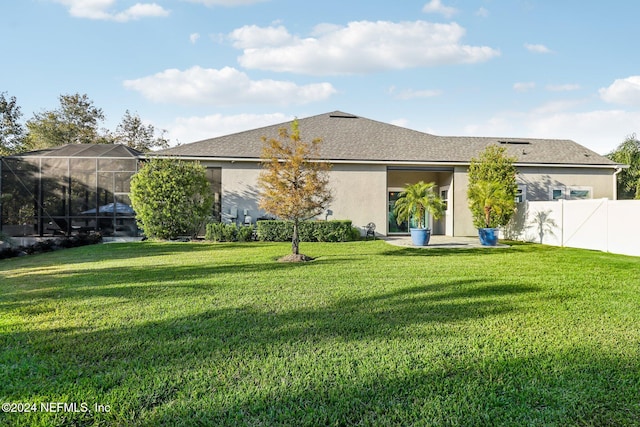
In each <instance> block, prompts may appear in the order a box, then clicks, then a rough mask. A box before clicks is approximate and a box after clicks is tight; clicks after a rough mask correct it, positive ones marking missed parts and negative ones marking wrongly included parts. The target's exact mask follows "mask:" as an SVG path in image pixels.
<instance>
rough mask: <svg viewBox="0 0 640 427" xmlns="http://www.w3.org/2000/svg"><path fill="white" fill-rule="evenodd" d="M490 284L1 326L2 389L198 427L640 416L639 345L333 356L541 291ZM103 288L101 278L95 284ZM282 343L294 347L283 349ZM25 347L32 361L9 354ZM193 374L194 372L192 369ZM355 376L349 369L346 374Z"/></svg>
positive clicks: (499, 311)
mask: <svg viewBox="0 0 640 427" xmlns="http://www.w3.org/2000/svg"><path fill="white" fill-rule="evenodd" d="M232 267H233V266H223V269H230V268H232ZM273 268H274V269H278V268H282V267H278V264H273ZM212 269H215V267H212ZM209 273H211V272H209ZM483 283H485V282H483V281H482V280H477V279H467V280H454V281H448V282H442V283H435V284H430V285H417V286H411V287H405V288H402V289H398V290H394V291H390V292H386V293H381V294H376V295H374V296H367V297H346V298H337V299H335V300H334V301H333V302H331V303H330V304H328V305H326V306H324V307H320V308H309V307H303V308H298V309H295V308H294V309H287V310H284V309H281V308H280V307H278V306H277V305H272V306H266V307H262V308H256V307H255V306H240V307H233V308H215V307H211V309H209V310H207V311H204V312H201V313H199V314H197V315H190V316H183V317H176V318H171V319H168V320H163V321H151V322H147V323H144V324H122V325H120V326H114V327H112V328H110V329H103V330H83V329H80V328H63V329H46V330H45V329H42V330H30V331H28V332H7V333H5V334H3V335H2V336H1V337H0V342H1V344H2V349H3V350H2V351H4V352H7V353H5V354H6V355H2V359H3V360H6V361H7V362H8V363H6V364H5V367H4V368H3V369H4V373H5V375H4V380H3V382H2V384H0V396H7V397H11V398H15V399H14V400H20V399H26V401H28V400H29V399H30V398H32V397H33V396H42V397H44V398H45V399H46V400H51V401H57V400H60V399H62V398H63V397H64V398H65V399H67V400H70V401H74V400H78V401H83V398H84V399H86V396H82V395H74V393H78V391H76V392H73V390H79V393H83V392H85V393H86V392H87V391H90V392H91V393H92V395H94V396H98V397H97V398H101V399H109V398H110V399H116V401H110V403H111V404H112V405H113V407H114V412H113V413H112V414H100V415H96V417H97V418H89V419H87V421H86V422H87V424H91V423H93V422H95V421H96V420H102V421H104V422H114V423H120V424H126V423H127V421H135V420H138V421H140V420H141V419H142V420H143V421H142V423H143V425H189V424H190V423H191V422H192V421H193V420H195V419H199V420H201V424H203V425H234V424H237V423H240V424H243V423H246V424H251V425H278V424H291V423H293V422H296V423H298V424H300V425H329V424H331V425H351V424H403V425H406V424H414V423H415V424H420V423H423V422H427V423H429V424H452V425H456V424H457V425H487V424H530V423H534V424H545V423H550V424H584V425H597V424H601V423H604V424H608V423H613V424H616V423H618V424H624V422H623V421H624V420H627V419H629V418H621V419H617V418H616V417H617V416H628V417H633V416H638V415H640V408H639V407H638V405H637V402H635V403H634V402H629V399H628V397H629V396H634V395H637V393H630V392H629V387H631V388H632V389H634V390H635V391H636V392H640V390H638V389H639V388H640V381H637V380H638V375H637V374H635V376H629V378H628V381H627V382H626V383H625V387H626V388H625V387H617V384H616V383H617V382H618V381H622V380H623V379H624V378H621V376H622V375H623V374H622V372H629V371H631V372H635V371H634V370H633V369H630V368H631V367H634V366H637V363H638V360H637V358H636V357H629V358H627V359H625V358H613V359H610V360H609V359H607V360H596V359H594V357H593V353H589V351H584V352H581V351H577V350H576V349H572V350H571V351H568V352H567V353H566V354H545V353H544V352H543V351H542V350H535V351H534V353H533V354H531V355H528V356H518V357H516V356H513V355H512V356H506V355H503V354H501V353H500V349H495V350H494V351H493V352H489V353H480V354H478V353H472V352H469V351H468V349H465V350H463V352H462V353H461V356H455V354H454V355H452V356H450V357H446V356H442V357H438V358H436V359H433V360H431V361H429V360H421V359H419V358H416V359H415V360H414V361H413V362H412V363H413V365H411V364H410V365H407V366H404V367H401V366H398V368H397V369H390V368H389V367H386V368H385V369H383V370H380V371H377V370H365V371H363V372H362V374H361V375H360V374H358V372H357V364H358V363H359V362H360V361H359V360H357V359H351V360H350V361H349V362H348V363H349V366H355V368H353V369H351V368H350V369H346V368H345V365H344V363H345V362H344V361H343V360H342V359H336V360H335V361H332V359H331V358H330V357H329V359H326V358H324V356H323V355H322V352H323V351H324V352H326V351H331V348H332V347H331V343H332V342H336V343H338V345H339V346H342V347H341V348H344V346H345V345H347V346H348V345H353V346H359V345H365V344H366V343H369V342H371V341H375V340H381V341H385V342H386V341H388V340H395V339H399V340H401V341H402V342H407V341H411V340H420V341H424V343H425V344H426V345H428V344H427V343H437V342H439V337H438V334H446V333H456V332H454V331H455V330H456V325H458V324H460V323H461V322H465V321H467V320H475V319H484V318H489V317H492V316H500V315H503V314H508V313H510V312H512V311H514V310H517V309H516V308H515V307H516V305H518V306H521V305H522V303H526V301H527V300H528V299H529V298H530V297H531V296H532V295H533V294H535V293H536V292H537V291H538V289H537V288H536V287H532V286H525V285H518V284H504V285H502V284H490V285H487V284H483ZM78 291H79V292H80V291H81V290H78ZM92 291H93V292H95V291H97V289H93V290H87V291H86V292H92ZM82 292H85V291H82ZM82 292H80V293H82ZM122 292H124V290H122ZM123 295H124V294H123ZM79 296H81V295H79ZM84 296H87V295H83V297H84ZM457 333H459V332H457ZM350 343H351V344H350ZM405 345H406V344H405ZM314 349H319V351H320V353H316V350H314ZM279 351H280V352H283V353H282V354H281V355H280V356H277V353H278V352H279ZM385 351H387V352H388V351H390V350H389V348H386V350H385ZM300 353H306V354H308V355H309V356H308V357H315V358H316V361H317V363H318V364H319V365H322V366H325V368H327V366H328V368H327V371H326V372H325V373H324V374H323V375H317V374H311V373H310V372H311V371H305V370H304V369H302V368H304V366H303V367H302V368H301V367H300V366H297V367H295V366H294V365H295V364H294V361H295V358H296V357H299V355H300ZM0 355H1V354H0ZM11 355H13V356H11ZM338 355H339V353H336V354H334V355H333V356H331V357H338ZM17 356H20V360H13V361H12V360H11V358H12V357H17ZM395 356H396V354H395V353H391V356H390V357H395ZM277 357H281V358H282V360H284V361H288V362H287V363H291V370H290V371H287V370H285V371H283V372H282V373H280V374H278V375H283V377H279V378H272V377H270V376H269V374H268V372H267V373H266V374H265V373H262V374H259V373H256V372H252V371H251V370H250V369H249V368H246V366H254V367H261V366H262V365H263V363H264V362H265V361H266V360H267V359H269V358H271V359H273V358H277ZM349 357H352V355H349ZM366 357H368V358H374V359H375V358H376V357H384V356H383V355H377V354H373V355H368V356H366ZM387 357H389V353H387ZM272 363H273V362H272ZM369 363H370V361H369ZM399 363H405V362H403V361H402V360H399ZM434 363H435V364H434ZM354 364H355V365H354ZM25 366H29V367H31V368H30V369H25V368H24V367H25ZM203 367H208V372H209V373H208V374H205V375H206V378H204V379H203V378H201V377H198V375H202V374H201V373H199V372H201V370H202V368H203ZM307 369H311V370H317V369H320V370H322V369H323V368H322V367H318V366H307ZM341 370H344V371H345V372H342V373H341ZM192 372H193V373H194V374H193V375H195V376H196V377H197V379H196V380H194V379H193V378H189V375H190V373H192ZM343 374H344V375H347V376H348V378H347V380H345V379H344V378H341V377H339V376H340V375H343ZM260 375H262V376H260ZM335 375H337V376H338V377H334V376H335ZM305 376H306V377H305ZM298 377H300V378H303V380H302V382H300V381H298V380H299V379H300V378H298ZM304 378H306V379H304ZM245 380H246V381H249V382H252V381H262V382H264V383H265V384H262V386H260V385H257V388H256V390H255V391H254V392H253V393H249V394H245V395H236V394H235V391H234V390H235V388H240V389H245V388H246V387H249V388H250V384H244V383H243V381H245ZM190 381H195V383H192V382H190ZM29 384H32V385H31V386H29ZM78 384H81V386H80V387H79V386H78ZM191 387H196V388H198V389H199V390H200V391H199V392H198V393H200V399H202V398H203V396H202V395H203V394H204V395H205V396H208V397H206V399H205V400H204V401H198V399H199V398H197V397H195V395H192V393H195V392H194V391H193V390H191ZM203 387H204V389H205V390H206V391H202V388H203ZM594 387H595V388H596V390H595V391H593V388H594ZM619 389H625V390H624V391H623V390H619ZM196 394H197V393H196ZM220 394H223V395H224V396H225V397H223V398H219V395H220ZM188 396H191V397H188ZM117 399H120V400H117ZM193 399H195V403H194V401H193ZM207 399H208V400H207ZM203 402H207V403H206V404H205V403H203ZM624 405H635V406H629V407H625V406H624ZM623 410H626V411H627V412H624V411H623ZM630 414H631V415H630ZM11 415H13V414H11ZM33 416H34V417H36V416H37V415H33ZM39 416H42V417H46V416H48V414H44V415H43V414H40V415H39ZM83 416H84V415H82V414H69V420H77V421H78V422H79V423H80V424H82V423H83V422H84V420H85V418H82V417H83ZM43 419H45V418H43ZM48 419H51V418H48ZM636 419H637V418H636ZM134 424H135V423H134Z"/></svg>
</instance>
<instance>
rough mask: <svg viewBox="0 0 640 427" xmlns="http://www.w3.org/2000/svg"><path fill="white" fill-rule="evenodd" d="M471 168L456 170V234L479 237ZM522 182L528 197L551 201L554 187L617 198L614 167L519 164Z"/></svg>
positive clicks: (528, 198)
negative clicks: (471, 192) (472, 201)
mask: <svg viewBox="0 0 640 427" xmlns="http://www.w3.org/2000/svg"><path fill="white" fill-rule="evenodd" d="M467 171H468V168H467V167H456V169H455V173H454V182H455V191H454V197H455V202H454V203H455V205H454V235H455V236H475V235H477V231H476V229H475V227H474V226H473V220H472V217H471V211H470V210H469V207H468V203H467V186H468V184H469V179H468V175H467ZM518 172H519V173H518V176H517V182H518V184H524V185H526V186H527V200H529V201H547V200H550V198H551V197H550V190H551V189H552V188H561V189H565V190H566V191H567V193H566V194H567V195H568V191H569V189H571V188H579V189H589V190H590V193H591V198H592V199H600V198H608V199H614V198H615V178H614V175H613V173H614V170H613V169H587V168H550V167H526V166H525V167H518Z"/></svg>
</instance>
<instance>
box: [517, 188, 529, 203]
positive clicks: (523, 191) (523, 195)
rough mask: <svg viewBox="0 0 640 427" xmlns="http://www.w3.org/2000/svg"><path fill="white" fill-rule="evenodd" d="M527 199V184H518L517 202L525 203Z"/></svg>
mask: <svg viewBox="0 0 640 427" xmlns="http://www.w3.org/2000/svg"><path fill="white" fill-rule="evenodd" d="M526 201H527V186H526V185H524V184H518V189H517V190H516V203H524V202H526Z"/></svg>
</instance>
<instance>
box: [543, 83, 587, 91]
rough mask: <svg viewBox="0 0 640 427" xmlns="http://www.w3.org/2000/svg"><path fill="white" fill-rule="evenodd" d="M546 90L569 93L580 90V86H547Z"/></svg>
mask: <svg viewBox="0 0 640 427" xmlns="http://www.w3.org/2000/svg"><path fill="white" fill-rule="evenodd" d="M546 89H547V90H549V91H551V92H569V91H573V90H579V89H580V85H579V84H564V85H547V86H546Z"/></svg>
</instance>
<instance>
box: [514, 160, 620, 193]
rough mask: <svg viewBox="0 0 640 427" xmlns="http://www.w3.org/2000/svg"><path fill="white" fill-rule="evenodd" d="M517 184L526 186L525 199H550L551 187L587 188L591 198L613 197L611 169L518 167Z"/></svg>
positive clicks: (613, 186) (613, 185)
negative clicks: (589, 190)
mask: <svg viewBox="0 0 640 427" xmlns="http://www.w3.org/2000/svg"><path fill="white" fill-rule="evenodd" d="M518 171H519V172H520V173H519V174H518V177H517V180H518V184H525V185H526V186H527V200H530V201H545V200H550V194H549V192H550V189H551V188H569V187H574V188H580V187H581V188H589V189H591V198H592V199H602V198H607V199H612V200H613V199H615V178H614V177H613V172H614V170H613V169H586V168H541V167H519V168H518Z"/></svg>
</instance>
